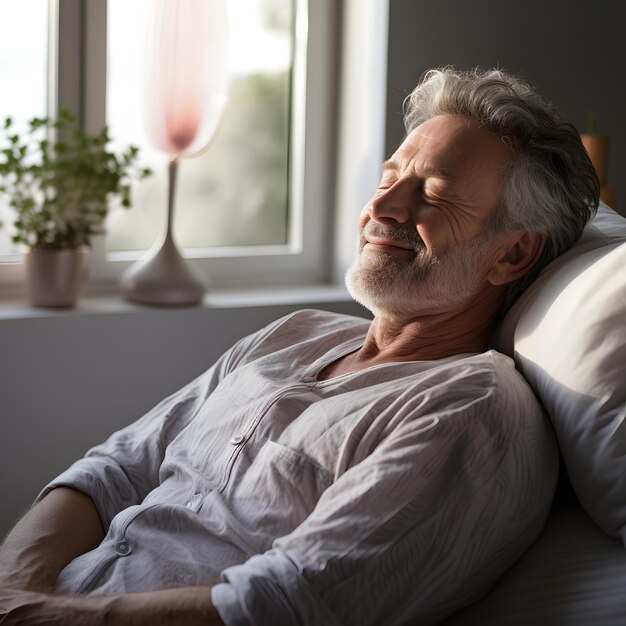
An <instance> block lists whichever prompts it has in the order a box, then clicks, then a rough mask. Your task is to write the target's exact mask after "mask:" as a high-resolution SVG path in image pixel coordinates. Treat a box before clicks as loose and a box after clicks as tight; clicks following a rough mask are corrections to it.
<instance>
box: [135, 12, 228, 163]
mask: <svg viewBox="0 0 626 626" xmlns="http://www.w3.org/2000/svg"><path fill="white" fill-rule="evenodd" d="M152 8H153V10H152V16H151V19H152V21H153V23H152V24H151V25H150V26H151V27H149V28H148V38H147V42H146V44H147V45H146V53H147V58H146V85H145V90H146V91H145V98H144V102H145V107H146V122H147V129H146V130H147V133H148V137H149V138H150V140H151V141H152V142H153V143H154V145H155V147H157V148H159V149H160V150H163V151H164V152H167V153H168V154H169V155H170V157H171V159H177V158H179V157H183V156H184V157H187V156H193V155H196V154H199V153H200V152H203V151H204V150H206V149H207V148H208V146H209V145H210V143H211V140H212V139H213V136H214V135H215V131H216V129H217V126H218V124H219V121H220V119H221V116H222V112H223V110H224V106H225V104H226V100H227V93H228V84H229V75H230V59H229V38H228V21H227V9H226V0H153V7H152Z"/></svg>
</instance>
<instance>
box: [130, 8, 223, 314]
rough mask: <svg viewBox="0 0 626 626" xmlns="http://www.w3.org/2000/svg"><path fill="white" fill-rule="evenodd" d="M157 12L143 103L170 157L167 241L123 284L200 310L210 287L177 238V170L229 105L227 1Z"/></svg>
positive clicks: (147, 299) (153, 134) (137, 297)
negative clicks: (175, 202)
mask: <svg viewBox="0 0 626 626" xmlns="http://www.w3.org/2000/svg"><path fill="white" fill-rule="evenodd" d="M151 8H152V17H151V23H149V24H148V36H147V41H146V88H145V94H144V101H145V113H146V120H147V132H148V137H149V139H150V140H151V141H152V142H153V143H154V144H155V146H156V147H157V148H158V149H160V150H163V151H164V152H166V153H168V154H169V156H170V164H169V193H168V202H167V222H166V228H165V232H164V236H163V238H162V239H161V240H157V241H155V244H154V245H153V246H152V248H151V249H150V250H148V252H147V254H146V256H144V258H142V259H140V260H139V261H138V262H137V263H135V264H134V265H132V266H131V267H130V268H128V270H127V271H126V272H125V273H124V275H123V276H122V287H123V290H124V293H125V295H126V297H127V298H128V299H129V300H133V301H136V302H141V303H143V304H156V305H168V306H169V305H172V306H176V305H195V304H199V303H200V302H201V301H202V298H203V295H204V292H205V289H206V284H205V281H204V279H203V277H200V276H198V275H197V274H196V273H195V272H194V271H193V268H192V267H191V266H189V264H188V263H187V262H186V261H185V259H184V258H183V256H182V255H181V254H180V252H179V251H178V248H177V247H176V243H175V241H174V237H173V233H172V230H173V221H174V197H175V189H176V173H177V168H178V160H179V158H180V157H189V156H194V155H197V154H199V153H200V152H203V151H204V150H206V149H207V148H208V147H209V146H210V144H211V140H212V139H213V137H214V135H215V132H216V130H217V127H218V124H219V121H220V119H221V117H222V112H223V110H224V107H225V105H226V100H227V95H228V94H227V92H228V83H229V75H230V67H229V65H230V64H229V60H230V59H229V41H228V39H229V38H228V21H227V14H226V0H153V2H152V4H151Z"/></svg>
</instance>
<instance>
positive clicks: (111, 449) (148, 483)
mask: <svg viewBox="0 0 626 626" xmlns="http://www.w3.org/2000/svg"><path fill="white" fill-rule="evenodd" d="M285 320H286V318H282V319H280V320H277V321H276V322H274V323H273V324H270V325H268V326H266V327H265V328H263V329H261V330H260V331H258V332H256V333H253V334H251V335H249V336H247V337H244V338H243V339H241V340H240V341H238V342H237V343H236V344H235V345H234V346H233V347H232V348H230V349H229V350H228V351H227V352H225V353H224V354H223V355H222V356H221V357H220V358H219V359H218V360H217V361H216V363H215V364H214V365H213V366H212V367H210V368H209V369H208V370H207V371H205V372H204V373H203V374H201V375H200V376H198V377H197V378H196V379H195V380H193V381H191V382H190V383H188V384H187V385H186V386H184V387H183V388H182V389H180V390H179V391H177V392H175V393H173V394H172V395H170V396H169V397H167V398H165V399H164V400H163V401H161V402H160V403H159V404H157V405H156V406H155V407H154V408H153V409H152V410H150V411H149V412H148V413H146V414H145V415H144V416H143V417H142V418H140V419H139V420H137V421H136V422H134V423H132V424H130V425H129V426H127V427H125V428H123V429H121V430H119V431H117V432H115V433H113V434H112V435H111V436H110V437H109V438H108V439H107V440H106V441H105V442H104V443H102V444H100V445H97V446H95V447H93V448H91V449H90V450H88V451H87V453H86V454H85V456H84V457H83V458H82V459H80V460H78V461H76V462H75V463H74V464H73V465H71V466H70V467H69V468H68V469H67V470H66V471H64V472H63V473H62V474H60V475H59V476H57V477H56V478H55V479H53V480H52V481H51V482H50V483H49V484H47V485H46V486H45V487H44V488H43V489H42V491H41V492H40V493H39V495H38V496H37V498H36V500H35V502H38V501H39V500H41V499H42V498H43V497H44V496H45V495H46V494H47V493H49V492H50V491H51V490H52V489H55V488H56V487H71V488H73V489H76V490H78V491H80V492H82V493H84V494H86V495H88V496H90V497H91V499H92V500H93V502H94V504H95V506H96V509H97V510H98V513H99V515H100V519H101V521H102V524H103V525H104V528H108V527H109V525H110V523H111V520H112V519H113V518H114V517H115V516H116V515H117V514H118V513H119V512H120V511H122V510H123V509H125V508H127V507H129V506H133V505H136V504H139V503H141V502H142V501H143V499H144V498H145V497H146V495H147V494H148V493H149V492H150V491H152V490H153V489H154V488H155V487H157V486H158V484H159V470H160V467H161V464H162V462H163V459H164V456H165V451H166V449H167V446H168V445H169V444H170V442H171V441H172V440H173V439H174V438H175V437H176V436H177V435H178V434H179V433H180V432H181V431H182V430H183V429H184V428H185V427H186V426H187V425H188V424H189V423H190V422H191V420H193V418H194V416H195V415H196V414H197V413H198V411H199V409H200V408H201V407H202V405H203V404H204V402H205V401H206V399H207V398H208V397H209V395H210V394H211V393H212V392H213V391H214V389H215V388H216V387H217V385H218V384H219V382H220V381H221V380H222V379H223V378H224V377H225V376H226V375H227V374H228V373H230V372H231V371H233V370H234V369H236V368H237V367H238V366H239V365H240V364H241V363H242V362H244V361H245V359H246V358H247V357H248V355H249V354H251V353H252V352H253V351H254V350H255V349H257V348H258V347H259V346H260V345H262V344H263V342H264V340H265V339H266V338H267V337H268V336H270V335H272V333H274V332H275V331H276V329H277V328H278V327H280V325H281V324H282V323H284V321H285Z"/></svg>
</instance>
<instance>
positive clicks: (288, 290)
mask: <svg viewBox="0 0 626 626" xmlns="http://www.w3.org/2000/svg"><path fill="white" fill-rule="evenodd" d="M351 300H352V299H351V297H350V295H349V294H348V292H347V290H346V288H345V287H344V286H343V285H332V284H327V285H309V286H305V287H303V286H298V287H281V288H276V287H274V288H266V289H258V288H257V289H245V290H243V289H240V290H216V291H209V292H208V293H207V294H206V295H205V297H204V300H203V302H202V303H201V304H200V305H198V306H193V307H189V306H184V307H172V306H152V305H142V304H136V303H133V302H129V301H127V300H125V299H124V298H123V296H122V295H120V294H119V293H104V294H97V293H93V294H87V295H83V296H81V298H80V302H79V304H78V306H77V307H76V308H73V309H62V308H61V309H58V308H40V307H32V306H30V305H29V304H28V303H27V301H26V299H25V298H23V297H22V298H19V297H14V298H10V299H4V300H0V321H1V320H11V319H29V318H48V317H57V316H67V315H75V316H76V315H79V316H82V315H114V314H119V313H125V314H128V313H142V312H143V313H145V312H158V311H175V310H192V309H238V308H252V307H265V306H280V305H302V306H308V305H315V304H316V303H324V302H350V301H351Z"/></svg>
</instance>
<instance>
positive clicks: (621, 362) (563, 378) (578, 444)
mask: <svg viewBox="0 0 626 626" xmlns="http://www.w3.org/2000/svg"><path fill="white" fill-rule="evenodd" d="M625 242H626V219H624V218H623V217H621V216H620V215H618V214H617V213H615V212H614V211H613V210H611V209H610V208H609V207H607V206H606V205H605V204H603V203H600V207H599V209H598V214H597V215H596V217H595V218H594V219H593V220H592V221H591V222H590V224H589V225H588V226H587V228H586V229H585V232H584V234H583V236H582V237H581V239H580V240H579V241H578V243H577V244H576V245H575V246H574V247H573V248H571V249H570V250H568V251H567V252H566V253H565V254H564V255H562V256H561V257H559V258H558V259H556V260H555V261H554V262H553V263H551V264H550V265H549V266H548V267H546V268H545V269H544V270H543V272H541V274H540V275H539V277H538V278H537V280H536V281H535V282H534V283H533V284H532V285H531V286H530V287H529V289H528V290H527V291H526V292H525V293H524V294H523V296H522V297H521V298H520V299H519V300H518V301H517V302H516V303H515V305H514V306H513V307H512V308H511V310H510V311H509V312H508V313H507V315H506V316H505V318H504V320H503V321H502V323H501V324H500V326H499V328H498V329H497V330H496V333H495V335H494V344H495V346H496V348H497V349H499V350H500V351H502V352H505V353H506V354H509V355H510V356H512V357H513V358H514V359H515V363H516V365H517V368H518V369H519V370H520V372H522V374H523V375H524V377H525V378H526V379H527V380H528V382H529V383H530V385H531V387H532V388H533V390H534V391H535V394H536V395H537V396H538V397H539V399H540V400H541V402H542V403H543V405H544V407H545V409H546V411H547V413H548V415H549V417H550V419H551V421H552V424H553V426H554V429H555V432H556V435H557V438H558V441H559V445H560V448H561V451H562V454H563V460H564V463H565V467H566V469H567V473H568V475H569V479H570V481H571V483H572V486H573V488H574V491H575V492H576V495H577V496H578V499H579V500H580V502H581V503H582V505H583V506H584V507H585V509H586V510H587V512H588V513H589V514H590V515H591V517H592V518H593V519H594V521H595V522H596V523H597V524H598V526H600V527H601V528H602V529H603V530H604V531H605V532H607V533H608V534H609V535H613V536H616V537H621V539H622V542H623V543H624V546H626V243H625Z"/></svg>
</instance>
